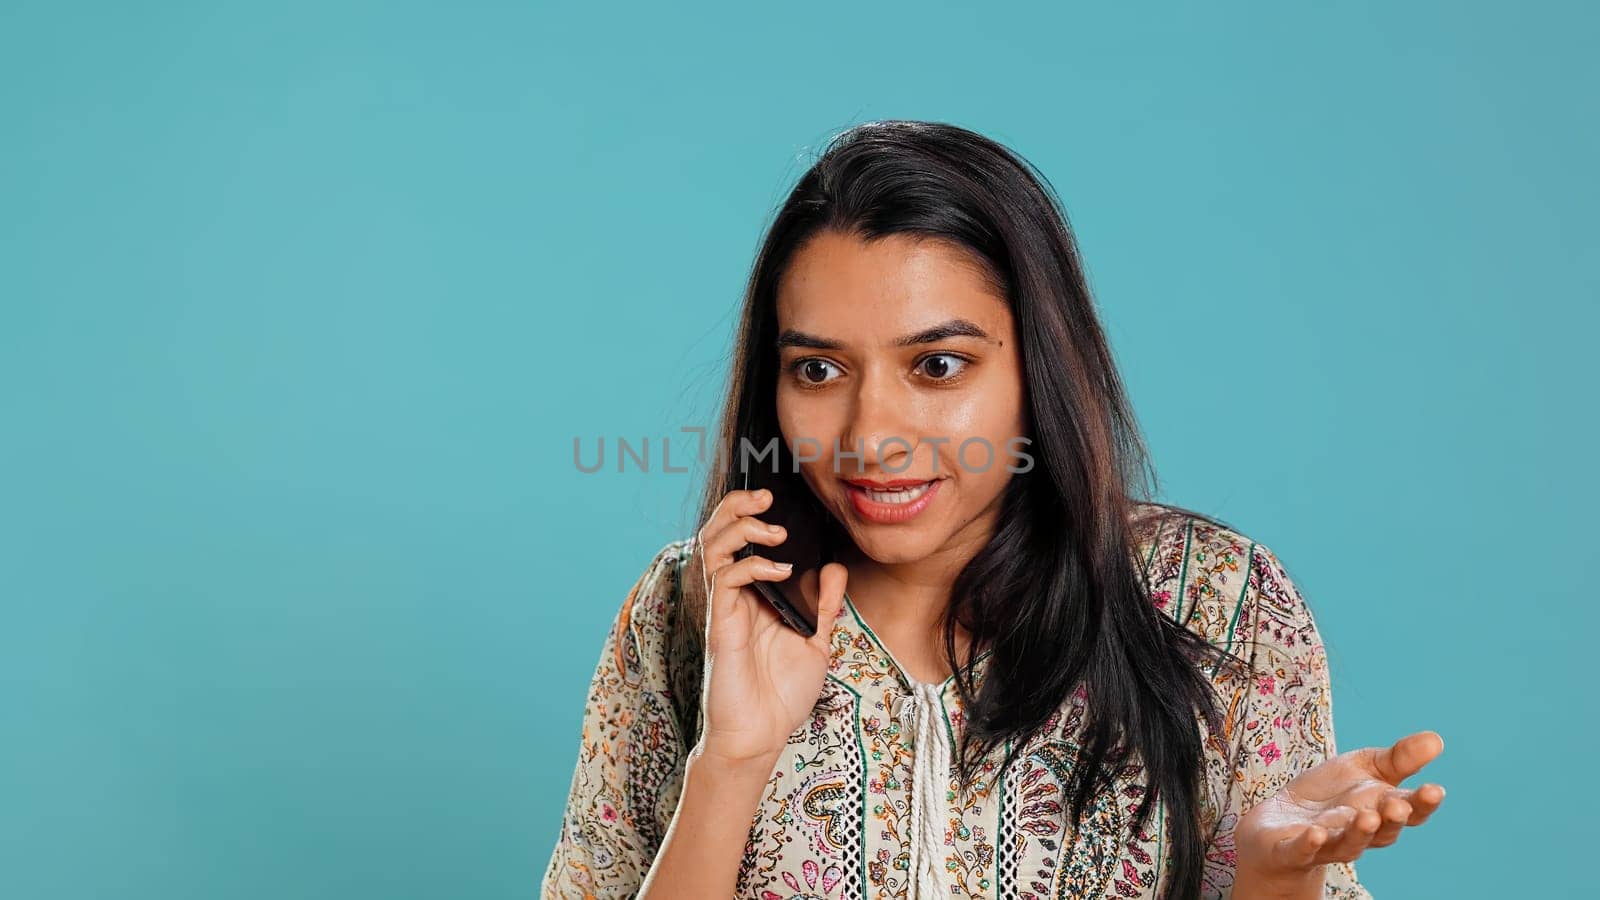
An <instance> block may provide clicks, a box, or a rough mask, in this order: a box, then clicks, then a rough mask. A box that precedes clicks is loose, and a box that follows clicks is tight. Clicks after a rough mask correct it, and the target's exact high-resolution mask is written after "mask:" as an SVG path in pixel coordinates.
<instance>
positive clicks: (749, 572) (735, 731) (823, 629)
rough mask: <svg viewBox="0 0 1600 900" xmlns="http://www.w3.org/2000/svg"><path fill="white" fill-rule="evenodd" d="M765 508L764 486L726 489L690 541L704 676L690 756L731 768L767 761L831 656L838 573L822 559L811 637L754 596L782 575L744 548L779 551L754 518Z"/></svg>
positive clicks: (804, 708) (806, 711)
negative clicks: (702, 605) (701, 608)
mask: <svg viewBox="0 0 1600 900" xmlns="http://www.w3.org/2000/svg"><path fill="white" fill-rule="evenodd" d="M771 502H772V494H771V492H770V491H767V490H756V491H748V490H733V491H729V492H728V494H727V495H726V496H724V497H723V498H722V502H721V503H719V504H718V505H717V508H716V511H715V512H714V513H713V514H712V516H711V518H710V520H709V521H707V522H706V524H705V526H704V527H703V528H701V529H700V532H699V534H698V535H697V536H696V543H697V545H698V552H697V553H696V554H695V557H696V559H697V561H698V562H699V567H698V568H694V567H693V565H692V564H691V569H692V570H693V571H697V572H699V573H700V575H699V577H700V578H701V579H702V581H701V584H702V586H703V587H704V588H705V593H704V594H703V596H705V597H706V598H707V603H706V626H705V629H706V630H705V638H706V654H705V665H706V676H705V682H704V684H703V685H702V690H701V699H700V703H701V707H700V715H701V718H702V723H703V727H702V732H701V738H700V746H699V747H698V748H697V752H698V753H699V754H701V755H702V756H709V757H713V758H715V759H717V760H722V761H726V762H729V763H736V764H744V763H750V762H760V761H762V760H775V759H776V758H777V757H778V755H779V754H781V753H782V752H783V748H784V746H785V745H786V744H787V743H788V740H789V736H790V735H791V734H793V733H794V731H795V729H797V728H798V727H800V724H801V723H802V722H804V721H805V719H806V717H807V716H808V715H810V714H811V710H812V708H813V707H814V706H815V705H816V702H817V698H818V696H820V694H821V690H822V681H823V679H824V678H825V677H826V675H827V671H828V660H829V657H830V654H831V652H832V648H831V647H830V641H831V639H832V635H833V622H834V620H835V619H836V618H837V617H838V615H839V612H840V610H842V609H843V608H844V589H845V580H846V574H847V573H846V571H845V567H844V566H843V565H841V564H839V563H828V564H827V565H825V566H823V567H822V570H821V572H820V577H819V578H818V584H817V586H816V596H817V607H816V620H817V631H816V634H814V635H812V636H811V637H809V638H807V637H804V636H802V635H801V634H800V633H799V632H798V631H795V630H794V629H793V628H791V627H790V626H789V625H788V624H787V623H786V622H784V621H783V618H782V617H781V616H779V615H778V612H777V610H775V609H773V608H772V606H771V605H770V604H768V603H767V601H766V600H765V599H764V598H762V596H761V595H760V594H758V593H757V592H756V590H755V589H754V588H752V587H750V585H751V584H753V583H754V582H756V581H783V580H785V579H787V578H789V577H790V572H789V571H788V570H786V569H783V568H780V567H779V566H778V565H777V564H776V563H773V562H772V561H771V560H769V559H767V558H765V557H763V556H762V555H761V554H760V553H752V554H750V555H749V556H746V557H744V558H743V559H739V558H737V554H738V552H739V551H740V550H742V549H743V548H744V547H745V545H746V544H765V545H769V546H777V545H779V544H781V543H783V540H784V538H785V537H786V535H785V533H784V529H783V528H782V527H781V526H778V525H768V524H767V523H765V522H763V521H761V520H760V519H758V518H756V515H757V514H758V513H760V512H763V511H764V510H766V509H767V507H768V505H769V504H771Z"/></svg>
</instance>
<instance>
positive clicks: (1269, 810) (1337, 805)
mask: <svg viewBox="0 0 1600 900" xmlns="http://www.w3.org/2000/svg"><path fill="white" fill-rule="evenodd" d="M1443 750H1444V739H1443V738H1441V737H1440V736H1439V734H1438V733H1437V732H1433V731H1419V732H1416V733H1415V734H1410V735H1407V736H1405V737H1403V738H1401V739H1400V740H1398V741H1395V742H1394V744H1393V745H1392V746H1389V747H1362V748H1360V749H1358V750H1350V751H1347V752H1345V753H1341V754H1339V755H1338V756H1335V757H1333V758H1331V759H1328V760H1327V761H1325V762H1323V763H1321V764H1319V765H1317V766H1315V767H1314V768H1311V769H1307V770H1306V771H1304V772H1302V773H1300V774H1299V775H1297V776H1295V778H1294V780H1292V781H1290V782H1289V783H1288V784H1287V785H1285V786H1284V789H1283V790H1282V791H1280V792H1278V793H1277V794H1276V795H1274V796H1272V797H1269V798H1267V799H1266V800H1263V801H1262V802H1260V803H1258V804H1256V805H1255V806H1253V807H1251V808H1250V809H1249V810H1248V811H1246V812H1245V814H1244V816H1243V817H1242V818H1240V820H1239V824H1238V825H1237V826H1236V828H1235V830H1234V848H1235V851H1236V852H1237V853H1238V867H1239V869H1240V870H1241V871H1244V870H1249V871H1251V872H1253V873H1255V874H1256V875H1258V876H1259V877H1262V878H1264V879H1267V880H1282V881H1286V882H1292V881H1294V880H1295V879H1297V878H1300V877H1302V876H1304V875H1306V874H1307V873H1309V872H1314V871H1316V870H1317V868H1318V867H1319V866H1322V865H1325V864H1327V863H1335V862H1349V861H1353V860H1354V859H1355V858H1356V857H1358V856H1360V855H1361V853H1362V852H1363V851H1364V850H1366V849H1367V848H1368V847H1387V846H1389V845H1390V844H1392V843H1394V842H1395V841H1396V840H1397V839H1398V838H1399V837H1400V830H1401V829H1402V828H1405V827H1406V826H1408V825H1421V824H1422V823H1423V822H1426V821H1427V820H1428V817H1429V816H1430V815H1432V814H1433V812H1434V810H1436V809H1438V808H1439V804H1440V803H1441V802H1443V800H1444V788H1443V787H1442V786H1441V785H1438V784H1435V783H1432V782H1429V783H1427V784H1424V785H1422V786H1421V787H1419V788H1416V789H1411V788H1402V787H1401V786H1400V783H1401V782H1402V781H1404V780H1405V779H1407V778H1409V777H1411V776H1412V775H1415V774H1416V773H1417V772H1419V771H1421V769H1422V767H1423V766H1425V765H1427V764H1428V763H1429V762H1431V761H1432V760H1433V758H1434V757H1436V756H1438V755H1439V754H1440V752H1442V751H1443Z"/></svg>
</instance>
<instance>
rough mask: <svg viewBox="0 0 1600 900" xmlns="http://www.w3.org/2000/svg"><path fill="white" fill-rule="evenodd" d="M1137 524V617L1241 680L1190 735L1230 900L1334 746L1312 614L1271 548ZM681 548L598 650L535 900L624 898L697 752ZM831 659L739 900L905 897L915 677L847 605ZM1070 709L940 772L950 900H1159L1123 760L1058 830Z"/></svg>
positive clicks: (1342, 892) (792, 742) (646, 863)
mask: <svg viewBox="0 0 1600 900" xmlns="http://www.w3.org/2000/svg"><path fill="white" fill-rule="evenodd" d="M1150 511H1151V510H1149V509H1143V510H1136V512H1140V513H1144V512H1150ZM1140 519H1141V520H1144V517H1143V516H1141V517H1140ZM1149 521H1158V522H1159V524H1158V525H1154V526H1151V527H1149V528H1147V529H1145V532H1146V533H1142V534H1141V535H1140V546H1139V551H1140V555H1139V560H1140V562H1141V563H1142V564H1143V566H1144V569H1145V572H1146V575H1147V577H1148V583H1149V586H1150V602H1151V603H1152V605H1154V606H1155V607H1156V608H1157V609H1159V610H1161V611H1162V612H1163V613H1165V614H1166V615H1168V616H1170V617H1172V618H1173V619H1174V620H1175V621H1177V622H1179V623H1181V624H1183V625H1184V626H1186V627H1188V628H1190V629H1191V630H1193V631H1195V632H1197V633H1199V634H1200V635H1202V636H1203V637H1205V638H1206V639H1207V640H1208V641H1210V642H1212V643H1214V644H1216V645H1218V646H1222V647H1225V648H1228V649H1230V650H1233V651H1234V652H1235V653H1237V654H1239V655H1240V656H1242V657H1244V658H1246V659H1247V660H1248V661H1249V662H1250V670H1249V672H1248V673H1243V672H1234V671H1230V670H1229V669H1227V668H1222V669H1220V670H1215V669H1213V670H1208V674H1209V676H1210V678H1211V680H1212V683H1213V685H1214V686H1215V688H1216V691H1217V696H1218V699H1219V701H1220V709H1221V710H1222V712H1223V722H1222V724H1223V726H1224V727H1223V728H1222V730H1221V731H1220V732H1218V733H1212V731H1211V729H1210V728H1209V727H1202V732H1201V733H1202V735H1203V736H1204V738H1205V743H1204V747H1205V755H1204V759H1203V765H1204V772H1205V777H1206V785H1205V790H1204V791H1203V794H1202V802H1201V817H1202V825H1203V826H1204V833H1206V834H1208V835H1209V841H1208V843H1207V845H1206V852H1205V871H1204V878H1203V886H1202V896H1203V897H1206V898H1208V900H1216V898H1226V897H1228V896H1230V893H1231V889H1232V884H1233V873H1234V870H1235V864H1236V859H1237V858H1236V855H1235V852H1234V846H1233V828H1234V825H1235V824H1236V823H1237V821H1238V817H1239V815H1240V814H1241V813H1243V812H1244V811H1245V810H1247V809H1249V808H1250V807H1251V806H1253V805H1255V804H1256V803H1259V802H1260V801H1261V800H1263V799H1265V798H1267V797H1269V796H1271V795H1272V794H1274V793H1276V792H1277V791H1279V790H1281V789H1282V787H1283V785H1284V784H1286V783H1287V782H1288V781H1289V779H1291V778H1292V777H1294V775H1295V774H1296V773H1298V772H1300V771H1302V770H1304V769H1306V768H1309V767H1311V766H1314V765H1316V764H1317V763H1319V762H1321V761H1322V760H1323V759H1326V758H1327V757H1329V756H1331V755H1333V754H1335V753H1337V750H1336V747H1335V742H1334V729H1333V707H1332V691H1331V688H1330V685H1329V678H1328V664H1327V656H1326V653H1325V650H1324V647H1323V644H1322V640H1321V638H1320V636H1319V634H1318V632H1317V627H1316V622H1315V619H1314V618H1313V616H1312V613H1311V610H1310V608H1309V607H1308V606H1307V604H1306V601H1305V599H1304V598H1303V597H1302V596H1301V594H1300V592H1299V590H1298V589H1297V588H1296V586H1295V584H1294V583H1293V581H1292V580H1291V579H1290V578H1289V576H1288V573H1287V570H1286V569H1285V568H1284V566H1283V564H1282V562H1281V561H1280V560H1278V558H1277V557H1276V556H1275V555H1274V554H1273V553H1272V551H1271V550H1269V549H1268V548H1267V547H1265V546H1263V545H1262V544H1260V543H1257V542H1255V541H1252V540H1250V539H1249V538H1247V537H1245V536H1244V535H1241V534H1239V533H1237V532H1235V531H1232V530H1229V529H1227V528H1223V527H1219V526H1214V525H1211V524H1210V523H1207V522H1204V521H1202V520H1199V519H1193V518H1190V517H1168V518H1165V519H1159V520H1156V519H1151V520H1149ZM692 549H693V544H692V542H691V541H689V540H680V541H674V542H672V543H670V544H668V545H667V546H665V547H664V548H662V549H661V551H660V552H658V553H657V554H656V555H655V557H654V559H653V560H652V561H651V563H650V565H649V566H648V567H647V568H646V570H645V572H644V574H643V575H642V576H641V577H640V578H639V580H638V581H637V582H636V583H635V585H634V586H633V588H632V589H631V590H630V591H629V592H628V596H627V598H626V599H625V600H624V601H623V604H622V606H621V607H620V608H619V610H618V612H617V616H616V618H615V619H614V621H613V623H612V627H611V630H610V632H609V633H608V634H607V636H606V639H605V642H604V646H603V647H602V648H601V652H600V659H599V663H598V665H597V666H596V668H595V672H594V678H593V680H592V682H591V686H590V689H589V694H588V698H587V703H586V706H585V710H584V718H583V730H582V737H581V740H580V742H579V745H578V757H577V765H576V766H575V768H574V770H573V775H572V780H571V784H570V788H569V793H568V799H567V803H566V808H565V811H564V813H563V816H562V823H561V829H560V832H559V834H558V836H557V838H556V842H555V846H554V848H553V852H552V854H551V856H550V860H549V863H548V865H547V866H546V868H545V872H544V877H543V883H542V895H543V896H544V897H547V898H573V900H589V898H623V897H632V896H635V895H636V894H637V892H638V890H639V886H640V884H641V883H642V882H643V880H644V876H645V874H646V873H647V872H648V871H649V869H650V865H651V863H652V862H653V861H654V859H655V855H656V853H657V852H658V851H659V849H660V846H661V842H662V841H663V840H664V839H665V836H666V832H667V826H668V825H669V824H670V822H671V820H672V816H673V813H674V811H675V810H676V808H677V802H678V798H679V796H680V795H681V791H682V787H683V785H682V780H683V773H684V762H685V759H684V757H685V754H686V748H687V747H688V746H689V745H690V744H692V740H686V739H685V736H684V735H682V734H680V733H679V728H678V726H677V725H676V722H677V719H675V718H674V716H673V714H672V710H673V708H674V706H673V703H674V700H675V698H674V697H673V696H672V688H671V683H672V682H671V679H670V678H669V677H668V672H667V659H666V654H667V650H666V647H667V627H668V623H669V622H670V621H671V619H670V616H671V614H672V612H673V605H674V603H675V600H676V598H677V597H678V596H679V594H678V581H677V579H679V578H680V577H681V573H682V565H683V563H684V562H686V560H687V558H688V554H689V553H691V552H692ZM832 647H833V654H832V658H831V660H830V662H829V667H828V675H827V678H826V679H825V681H824V682H823V686H822V690H821V692H820V695H819V697H818V699H817V704H816V706H815V708H814V709H813V710H812V715H811V716H810V717H809V718H808V719H807V720H806V721H805V722H804V723H802V724H801V726H800V727H798V728H797V729H796V730H795V733H794V734H793V735H791V736H790V738H789V741H788V745H787V746H786V748H785V751H784V753H783V755H782V757H781V758H780V759H779V761H778V764H777V765H776V766H775V767H774V770H773V772H772V775H771V777H770V779H769V780H768V782H767V784H766V787H765V790H764V791H763V792H762V796H761V800H760V802H759V804H758V806H757V808H756V809H754V810H751V828H750V837H749V841H748V842H747V844H746V847H745V854H744V857H743V858H742V860H741V863H740V867H739V876H738V882H737V885H736V891H735V896H736V897H737V898H740V900H744V898H752V900H893V898H904V897H906V896H907V891H908V882H909V875H910V872H909V866H910V860H911V841H912V835H911V834H910V828H911V800H912V797H913V794H912V788H913V786H914V785H913V784H912V776H913V771H914V763H915V760H916V751H917V747H916V740H915V736H916V728H915V726H914V725H913V723H912V722H911V721H910V720H909V718H908V717H907V715H906V713H905V712H904V710H905V707H906V704H905V703H904V702H903V701H904V700H906V698H907V697H908V696H909V695H911V694H912V693H913V691H912V686H913V683H912V681H911V680H910V678H909V677H908V676H907V675H906V673H905V672H904V671H903V670H902V669H901V667H900V666H899V664H898V663H897V662H896V661H895V659H894V656H893V654H892V653H890V651H889V649H888V648H887V647H886V646H885V645H884V644H883V642H882V641H881V640H879V638H878V636H877V634H876V633H875V632H874V631H873V629H872V627H871V625H870V624H869V623H868V622H866V621H865V620H864V619H863V618H862V616H861V614H860V612H859V610H857V609H856V607H855V605H854V604H853V603H848V602H847V604H846V607H845V612H844V614H843V615H841V616H840V617H839V620H838V621H837V622H836V624H835V626H834V631H833V634H832ZM986 663H987V656H986V655H984V656H980V657H979V659H978V660H977V661H976V662H975V663H974V667H973V677H974V678H975V679H978V680H981V679H982V677H983V671H984V669H985V668H986ZM938 687H939V696H940V699H941V703H942V706H943V710H942V712H943V724H944V728H945V729H946V734H947V735H948V737H949V739H950V743H951V745H952V746H954V745H957V744H958V740H959V736H960V735H961V733H962V727H963V723H964V719H965V710H963V709H962V704H961V699H960V696H959V694H958V692H957V691H956V688H955V684H954V679H953V678H952V679H947V680H946V681H945V682H944V683H943V684H942V685H940V686H938ZM1084 696H1085V695H1084V692H1083V691H1082V690H1081V689H1080V690H1079V691H1078V692H1077V693H1076V694H1075V695H1074V696H1073V697H1072V698H1071V699H1070V700H1069V702H1067V703H1064V704H1063V705H1062V708H1061V709H1060V710H1058V711H1057V712H1056V713H1055V714H1054V715H1053V716H1052V717H1051V719H1050V720H1049V722H1048V724H1047V727H1046V728H1045V730H1044V731H1043V732H1042V733H1041V734H1039V735H1037V736H1035V738H1034V739H1033V740H1032V741H1031V742H1030V743H1029V745H1028V746H1027V747H1025V748H1023V750H1024V752H1022V753H1020V754H1019V757H1018V763H1017V764H1016V765H1013V766H1012V767H1011V768H1010V769H1009V770H1008V771H1007V772H1006V773H1005V776H1004V777H1003V778H1000V777H997V774H998V767H999V763H1000V761H1001V760H1002V759H1003V757H1004V752H1003V751H1002V750H996V751H995V753H994V754H993V756H992V757H991V758H990V759H987V760H985V761H984V763H983V768H982V770H981V772H980V775H979V778H978V779H977V781H976V783H975V784H974V785H972V786H970V787H969V788H968V789H966V790H958V788H959V785H958V783H957V780H956V772H955V770H954V767H952V768H951V769H950V771H948V772H945V773H944V777H943V778H941V779H940V780H941V782H942V783H944V784H945V788H946V789H945V791H944V796H945V803H944V804H943V813H944V815H943V816H942V817H941V819H940V820H939V823H938V825H939V827H938V828H937V829H936V830H935V831H933V832H930V834H929V839H933V836H934V834H937V833H939V832H942V834H943V843H942V847H940V849H941V850H942V857H943V858H942V861H941V863H940V864H939V865H938V866H937V868H938V869H939V871H940V877H941V880H942V882H943V884H942V887H943V888H944V889H945V890H947V891H948V893H949V896H951V897H962V898H1006V900H1011V898H1015V900H1067V898H1072V900H1081V898H1117V897H1126V898H1157V897H1160V896H1161V894H1162V893H1163V892H1164V891H1165V890H1166V887H1167V886H1166V883H1165V882H1164V881H1163V879H1164V878H1165V876H1166V874H1167V871H1166V870H1167V864H1168V856H1167V854H1168V853H1169V852H1170V847H1169V846H1168V841H1167V838H1168V834H1167V822H1166V818H1167V817H1166V810H1165V806H1164V804H1162V803H1159V802H1158V803H1156V804H1154V805H1153V807H1152V809H1151V813H1150V816H1149V819H1148V821H1147V823H1146V825H1145V826H1144V827H1143V828H1141V829H1139V830H1138V832H1137V833H1135V832H1134V829H1133V828H1132V822H1133V811H1134V810H1135V809H1136V808H1137V807H1138V804H1139V802H1140V800H1141V799H1142V798H1143V796H1144V793H1145V790H1146V788H1147V780H1146V778H1145V775H1144V772H1143V771H1142V768H1141V767H1140V766H1139V765H1138V764H1136V763H1134V764H1130V765H1126V766H1124V767H1123V768H1122V770H1121V771H1120V772H1118V773H1116V777H1114V778H1113V779H1112V780H1111V783H1110V784H1108V785H1105V786H1103V787H1102V788H1101V792H1100V793H1098V794H1096V795H1095V796H1093V797H1092V798H1091V802H1090V803H1089V804H1088V806H1087V807H1086V808H1085V809H1084V811H1083V815H1082V816H1081V817H1080V818H1079V819H1078V821H1076V822H1069V821H1068V817H1069V815H1070V807H1071V804H1070V802H1069V801H1070V798H1068V797H1066V796H1064V795H1065V786H1066V785H1067V784H1068V783H1069V780H1070V777H1071V773H1072V771H1073V767H1074V766H1075V765H1077V764H1078V755H1079V747H1078V744H1077V743H1076V741H1077V739H1078V737H1079V728H1080V726H1081V724H1082V722H1083V720H1084V717H1085V710H1084V702H1085V701H1084ZM923 721H924V723H925V724H926V722H927V720H926V719H924V720H923ZM935 721H937V717H936V719H935ZM935 727H937V725H935ZM923 733H924V734H926V733H927V732H923ZM1006 749H1009V748H1006ZM928 802H930V803H933V804H935V805H937V801H935V800H931V799H930V800H929V801H928ZM927 808H931V807H927ZM919 809H920V808H919ZM936 843H937V841H936ZM936 859H937V857H936ZM1325 896H1326V897H1328V898H1344V900H1370V898H1371V894H1370V893H1368V891H1367V890H1366V888H1365V887H1363V886H1362V885H1361V883H1360V882H1359V880H1358V879H1357V876H1356V869H1355V866H1354V865H1353V864H1348V863H1346V864H1339V865H1331V866H1329V867H1328V872H1327V888H1326V891H1325Z"/></svg>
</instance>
